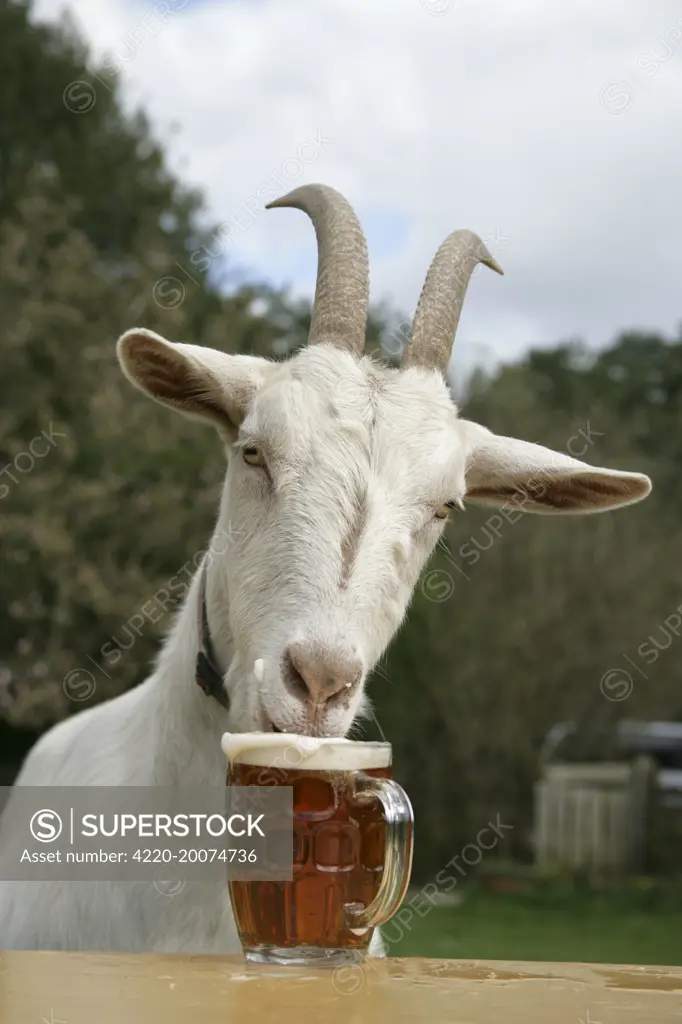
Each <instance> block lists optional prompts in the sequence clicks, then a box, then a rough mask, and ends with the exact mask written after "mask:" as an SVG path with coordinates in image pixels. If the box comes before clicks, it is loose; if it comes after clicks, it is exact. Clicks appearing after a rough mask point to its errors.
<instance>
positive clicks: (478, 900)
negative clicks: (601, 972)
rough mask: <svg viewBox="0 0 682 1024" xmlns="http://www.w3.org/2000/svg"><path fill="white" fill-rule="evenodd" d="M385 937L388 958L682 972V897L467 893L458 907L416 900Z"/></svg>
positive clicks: (575, 891)
mask: <svg viewBox="0 0 682 1024" xmlns="http://www.w3.org/2000/svg"><path fill="white" fill-rule="evenodd" d="M408 905H409V903H407V904H404V905H403V908H402V909H401V911H400V917H398V918H394V919H393V921H391V922H389V924H387V925H386V926H385V927H384V928H383V929H382V933H383V934H384V937H385V939H386V942H387V944H388V953H389V955H390V956H425V957H447V958H454V959H458V958H462V959H482V960H484V959H490V960H558V961H561V960H563V961H584V962H593V963H625V964H670V965H682V894H681V893H680V891H679V889H676V890H675V891H672V892H671V891H670V890H662V891H658V890H657V889H656V888H655V887H654V888H651V887H647V886H646V884H644V885H642V886H641V888H640V889H639V890H638V889H637V887H636V886H635V887H632V888H630V889H628V890H621V889H618V890H613V889H608V888H607V889H603V890H595V889H580V888H576V887H571V886H567V887H566V886H564V887H563V888H562V887H561V886H559V887H556V886H551V885H550V886H542V885H540V886H538V887H537V888H535V889H534V890H533V891H531V892H529V893H514V894H511V893H505V894H502V893H499V894H493V893H488V892H484V891H481V890H478V889H473V888H470V889H468V890H464V891H463V893H462V894H461V903H460V905H458V906H438V905H436V906H432V907H430V906H429V904H428V903H427V902H426V901H425V900H424V899H423V898H422V897H419V896H418V895H417V896H415V898H414V899H413V907H414V908H417V907H419V908H420V910H421V912H422V914H423V915H424V916H422V917H419V915H418V914H417V913H413V914H412V916H411V917H408V914H407V909H406V908H407V906H408Z"/></svg>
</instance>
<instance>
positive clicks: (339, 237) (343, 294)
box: [266, 185, 369, 355]
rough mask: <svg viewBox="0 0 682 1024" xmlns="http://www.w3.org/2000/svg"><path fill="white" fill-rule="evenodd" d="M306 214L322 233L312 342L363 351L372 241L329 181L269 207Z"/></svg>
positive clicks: (311, 331)
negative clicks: (330, 186) (284, 207)
mask: <svg viewBox="0 0 682 1024" xmlns="http://www.w3.org/2000/svg"><path fill="white" fill-rule="evenodd" d="M278 206H293V207H295V208H296V209H297V210H303V211H304V213H307V214H308V216H309V217H310V219H311V220H312V222H313V226H314V228H315V234H316V235H317V250H318V262H317V284H316V286H315V301H314V303H313V313H312V319H311V323H310V334H309V337H308V343H309V344H310V345H316V344H318V343H319V342H321V341H326V342H328V343H329V344H331V345H336V346H337V347H338V348H344V349H349V350H350V351H352V352H355V353H356V354H357V355H361V354H362V350H363V348H364V345H365V327H366V325H367V306H368V304H369V264H368V260H367V243H366V242H365V236H364V234H363V233H362V228H361V227H360V222H359V221H358V218H357V217H356V216H355V213H354V211H353V208H352V207H351V205H350V203H349V202H348V201H347V200H346V199H344V197H343V196H342V195H341V193H340V192H337V191H336V189H334V188H329V186H328V185H302V186H301V187H300V188H297V189H294V191H293V192H289V194H288V195H286V196H282V198H281V199H275V200H274V202H272V203H268V205H267V207H266V209H268V210H270V209H272V208H273V207H278Z"/></svg>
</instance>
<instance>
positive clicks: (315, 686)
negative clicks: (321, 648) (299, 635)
mask: <svg viewBox="0 0 682 1024" xmlns="http://www.w3.org/2000/svg"><path fill="white" fill-rule="evenodd" d="M285 666H286V671H285V682H286V685H287V687H288V688H289V690H290V692H292V693H293V694H294V695H295V696H297V697H299V698H302V699H304V700H306V701H312V703H313V704H318V705H319V704H325V703H327V702H328V701H332V700H333V699H334V698H335V697H336V696H337V695H338V696H340V695H342V694H344V693H347V692H348V690H350V689H352V688H353V687H354V686H355V685H356V684H357V683H358V682H359V680H360V679H361V677H362V667H361V665H360V663H359V659H357V658H355V659H351V658H350V657H349V656H348V654H347V653H346V652H345V651H339V652H336V651H333V652H331V653H329V652H325V653H324V655H323V656H320V655H316V654H311V653H310V652H309V651H308V650H306V649H305V648H304V647H302V646H299V645H298V644H292V645H291V647H289V648H288V649H287V651H286V654H285Z"/></svg>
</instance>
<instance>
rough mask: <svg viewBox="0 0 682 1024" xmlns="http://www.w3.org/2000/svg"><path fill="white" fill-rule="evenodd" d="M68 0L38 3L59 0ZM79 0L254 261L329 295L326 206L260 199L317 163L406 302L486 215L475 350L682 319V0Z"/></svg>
mask: <svg viewBox="0 0 682 1024" xmlns="http://www.w3.org/2000/svg"><path fill="white" fill-rule="evenodd" d="M64 6H65V5H64V4H63V2H62V0H36V4H35V9H36V12H37V15H38V16H39V17H41V18H54V17H56V16H57V15H58V13H59V11H60V10H61V9H62V8H63V7H64ZM68 7H69V8H70V9H71V11H72V12H73V13H74V15H75V17H76V19H77V21H78V22H79V24H80V26H81V28H82V31H83V33H84V35H85V36H86V37H87V39H88V40H89V41H90V43H91V45H92V47H93V49H94V51H95V52H96V53H97V54H98V55H99V56H102V55H103V54H104V53H105V52H106V51H109V53H110V54H111V58H110V59H111V60H112V61H113V62H115V63H116V65H117V67H119V68H120V75H121V80H122V82H123V84H124V90H125V96H126V101H127V102H128V103H130V104H131V106H134V105H136V104H141V105H143V106H144V107H145V109H146V110H147V111H148V113H149V114H150V116H151V119H152V122H153V124H154V125H155V129H156V132H157V135H158V136H159V137H160V138H161V139H162V140H164V141H166V142H167V145H168V148H169V153H170V156H171V161H172V165H173V167H174V169H176V170H177V172H178V173H179V174H180V175H181V176H182V177H183V179H185V180H186V181H189V182H191V183H193V184H196V185H200V186H201V187H202V188H203V189H204V191H205V194H206V197H207V201H208V205H209V209H210V211H211V214H212V216H213V217H214V218H215V219H216V221H219V222H221V223H223V224H225V225H229V228H226V229H225V230H226V235H227V236H228V237H229V243H230V250H231V252H232V254H233V259H234V260H236V262H237V263H238V264H239V265H240V266H241V267H244V268H246V270H247V271H248V272H249V273H251V274H253V275H255V276H258V277H265V278H268V279H270V280H272V281H274V282H276V283H278V284H286V285H289V286H291V288H292V289H293V290H294V291H295V292H296V293H303V294H312V290H313V287H314V281H315V259H316V257H315V247H314V236H313V233H312V228H311V226H310V225H309V222H308V221H307V219H306V218H305V217H304V215H303V214H301V213H299V212H298V211H293V210H291V211H290V210H286V211H285V210H277V211H273V212H269V213H264V212H263V211H262V206H263V202H264V201H267V200H268V198H272V197H274V196H275V195H277V194H281V193H282V192H284V191H288V190H289V189H290V188H293V187H295V186H296V185H299V184H301V183H302V182H305V181H323V182H326V183H327V184H331V185H334V186H336V187H337V188H339V189H340V190H341V191H343V192H344V193H345V194H346V195H347V196H348V198H349V199H350V200H351V202H352V203H353V205H354V206H355V208H356V209H357V211H358V213H359V215H360V217H361V219H362V221H363V224H364V225H365V229H366V233H367V236H368V242H369V248H370V260H371V268H372V297H373V299H375V300H378V299H381V298H388V299H390V300H392V301H393V302H394V303H395V304H397V305H398V306H399V307H400V308H401V309H403V310H405V311H406V312H408V313H410V312H411V311H412V310H413V309H414V306H415V303H416V300H417V297H418V294H419V290H420V288H421V284H422V281H423V278H424V274H425V272H426V269H427V267H428V264H429V261H430V259H431V257H432V255H433V253H434V252H435V250H436V248H437V247H438V245H439V244H440V242H441V241H442V240H443V238H444V237H445V235H447V234H448V233H449V232H450V231H451V230H453V229H454V228H456V227H469V228H472V229H473V230H475V231H477V232H478V233H479V234H480V235H482V236H483V237H484V238H485V239H486V240H487V242H488V244H489V247H490V248H491V249H492V250H493V252H494V253H495V255H496V256H497V258H498V261H499V262H500V263H501V264H502V266H503V267H504V269H505V277H504V278H499V277H497V276H496V275H494V274H491V273H489V272H487V271H484V270H482V271H481V272H480V273H477V275H476V277H475V279H474V281H473V283H472V286H471V288H470V292H469V296H468V301H467V305H466V309H465V312H464V315H463V317H462V321H461V326H460V334H459V339H458V346H459V349H460V351H461V352H462V356H463V358H464V357H465V354H466V358H469V357H471V356H472V354H474V358H477V359H480V360H481V361H483V362H488V361H490V359H494V358H503V359H505V358H509V357H513V356H514V355H517V354H518V353H520V352H521V351H523V350H524V349H525V348H527V347H528V346H531V345H547V344H551V343H553V342H555V341H557V340H559V339H565V338H568V337H578V336H579V337H583V338H584V339H586V340H587V341H588V342H589V343H590V344H592V345H601V344H604V343H606V342H608V341H609V340H610V339H611V338H612V337H613V335H614V334H615V332H616V331H617V330H618V329H619V328H621V327H631V326H640V327H653V328H660V329H662V330H665V331H668V332H670V331H674V330H676V328H677V326H678V323H679V322H680V321H682V296H680V281H681V279H682V273H681V272H682V256H681V251H682V131H680V118H681V115H682V8H680V5H679V3H678V2H673V0H656V2H655V3H652V2H651V0H571V3H562V4H559V3H548V2H547V0H391V2H389V0H371V2H368V0H324V2H321V0H317V2H312V0H241V2H229V0H157V2H154V0H151V2H148V3H142V2H140V0H70V2H69V4H68ZM95 86H96V88H97V87H98V85H97V82H95ZM99 87H100V88H101V86H99ZM74 116H76V115H74ZM78 116H87V114H86V115H78ZM174 126H175V130H174Z"/></svg>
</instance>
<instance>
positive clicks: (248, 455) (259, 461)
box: [242, 444, 265, 466]
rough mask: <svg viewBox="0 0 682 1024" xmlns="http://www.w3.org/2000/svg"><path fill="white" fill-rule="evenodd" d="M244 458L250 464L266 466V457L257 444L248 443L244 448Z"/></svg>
mask: <svg viewBox="0 0 682 1024" xmlns="http://www.w3.org/2000/svg"><path fill="white" fill-rule="evenodd" d="M242 458H243V459H244V462H246V463H247V464H248V465H249V466H264V465H265V459H264V458H263V453H262V451H261V450H260V448H256V446H255V445H252V444H250V445H247V446H246V448H243V449H242Z"/></svg>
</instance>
